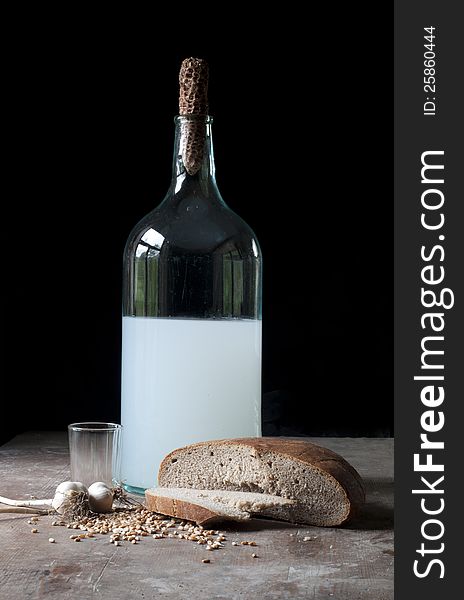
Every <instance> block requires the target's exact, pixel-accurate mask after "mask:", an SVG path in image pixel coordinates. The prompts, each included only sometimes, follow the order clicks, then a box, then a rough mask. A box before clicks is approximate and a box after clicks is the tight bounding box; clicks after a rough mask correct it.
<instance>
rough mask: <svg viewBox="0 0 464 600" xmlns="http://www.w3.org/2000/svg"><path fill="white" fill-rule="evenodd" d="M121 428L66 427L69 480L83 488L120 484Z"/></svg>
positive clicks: (112, 425)
mask: <svg viewBox="0 0 464 600" xmlns="http://www.w3.org/2000/svg"><path fill="white" fill-rule="evenodd" d="M121 430H122V427H121V425H118V424H117V423H98V422H91V421H89V422H85V423H71V425H69V426H68V434H69V454H70V459H71V480H72V481H80V482H82V483H83V484H84V485H86V486H87V487H88V486H89V485H91V484H92V483H95V482H96V481H104V482H105V483H107V484H108V485H118V484H119V483H120V468H121Z"/></svg>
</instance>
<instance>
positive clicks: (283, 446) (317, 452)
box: [158, 437, 365, 525]
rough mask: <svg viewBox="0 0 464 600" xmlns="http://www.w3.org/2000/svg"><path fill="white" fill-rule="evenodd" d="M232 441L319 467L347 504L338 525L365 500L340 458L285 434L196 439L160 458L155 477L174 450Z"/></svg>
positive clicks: (357, 477) (352, 472)
mask: <svg viewBox="0 0 464 600" xmlns="http://www.w3.org/2000/svg"><path fill="white" fill-rule="evenodd" d="M233 445H237V446H246V447H247V448H250V449H252V450H253V451H254V452H256V453H257V455H258V456H259V457H260V458H262V457H265V456H266V454H268V453H278V454H281V455H282V456H284V457H285V458H287V459H289V460H294V461H298V462H301V463H302V464H303V465H306V466H307V465H309V466H311V467H312V468H314V469H317V470H319V471H321V472H322V473H323V474H324V475H325V476H328V477H331V478H332V479H334V480H335V481H336V482H337V483H338V484H339V486H340V487H341V490H342V492H343V493H344V494H345V496H346V498H347V499H348V503H349V507H350V508H349V511H347V513H346V515H345V517H344V518H343V519H342V520H341V521H340V523H337V524H338V525H342V524H343V523H346V522H347V521H348V520H350V519H351V518H352V517H353V516H354V515H355V514H356V513H357V511H358V510H359V508H360V506H361V505H362V504H363V503H364V501H365V491H364V486H363V482H362V479H361V477H360V475H359V473H358V472H357V471H356V470H355V469H354V468H353V467H352V466H351V465H350V464H349V463H348V462H347V461H346V460H345V459H344V458H342V457H341V456H340V455H339V454H337V453H336V452H333V451H332V450H329V449H328V448H323V447H322V446H318V445H316V444H313V443H311V442H308V441H306V440H295V439H287V438H277V437H262V438H235V439H224V440H213V441H206V442H197V443H196V444H191V445H189V446H185V447H183V448H177V449H176V450H173V451H172V452H170V453H169V454H168V455H167V456H166V457H165V458H164V459H163V461H162V463H161V465H160V468H159V472H158V480H159V481H161V479H162V475H163V472H164V470H165V469H166V468H167V466H168V465H169V464H171V459H172V458H175V455H176V454H177V453H180V452H183V451H184V450H188V449H190V448H198V447H201V446H210V447H217V446H233Z"/></svg>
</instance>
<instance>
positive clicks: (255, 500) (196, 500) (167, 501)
mask: <svg viewBox="0 0 464 600" xmlns="http://www.w3.org/2000/svg"><path fill="white" fill-rule="evenodd" d="M145 504H146V507H147V508H148V510H151V511H153V512H157V513H160V514H162V515H168V516H170V517H177V518H178V519H186V520H188V521H195V522H196V523H197V524H198V525H205V524H207V523H211V522H213V521H222V520H234V521H243V520H245V519H249V518H250V516H251V515H253V514H259V513H262V511H263V510H266V509H269V508H273V507H276V506H281V507H283V506H291V505H292V504H293V501H292V500H288V499H286V498H280V497H278V496H269V495H268V494H255V493H252V492H227V491H217V490H195V489H185V488H154V489H149V490H146V492H145Z"/></svg>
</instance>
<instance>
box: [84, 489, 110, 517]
mask: <svg viewBox="0 0 464 600" xmlns="http://www.w3.org/2000/svg"><path fill="white" fill-rule="evenodd" d="M89 504H90V510H93V512H98V513H103V512H110V511H111V510H112V508H113V489H112V488H111V487H110V486H109V485H107V484H106V483H104V482H103V481H96V482H95V483H92V485H91V486H90V487H89Z"/></svg>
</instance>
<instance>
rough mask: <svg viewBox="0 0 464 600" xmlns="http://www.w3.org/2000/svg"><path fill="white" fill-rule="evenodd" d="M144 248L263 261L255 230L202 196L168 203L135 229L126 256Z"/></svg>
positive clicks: (225, 206)
mask: <svg viewBox="0 0 464 600" xmlns="http://www.w3.org/2000/svg"><path fill="white" fill-rule="evenodd" d="M140 246H142V247H146V246H148V247H150V248H153V250H155V251H158V252H160V253H168V254H176V255H179V254H183V253H185V254H199V255H203V254H212V253H214V254H226V253H230V252H232V253H234V254H235V253H237V252H238V253H239V255H240V257H242V258H243V257H245V256H248V257H253V258H256V259H260V258H261V250H260V247H259V243H258V240H257V238H256V235H255V234H254V232H253V230H252V229H251V227H250V226H249V225H248V224H247V223H246V222H245V221H244V220H243V219H242V218H241V217H240V216H239V215H237V214H236V213H235V212H234V211H233V210H231V209H230V208H229V207H228V206H227V205H226V204H225V203H223V202H214V203H212V202H211V201H209V200H208V199H204V198H201V197H196V198H195V197H190V198H183V199H179V201H177V202H173V201H172V198H171V199H168V201H167V200H164V201H163V202H162V203H161V204H160V205H159V206H158V207H156V208H155V209H154V210H152V211H151V212H150V213H148V214H147V215H146V216H145V217H143V218H142V219H141V220H140V221H139V222H138V223H137V225H136V226H135V227H134V228H133V230H132V232H131V233H130V235H129V238H128V240H127V244H126V250H125V255H126V256H127V254H133V253H134V254H136V253H137V251H138V248H139V247H140ZM139 251H140V248H139Z"/></svg>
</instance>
